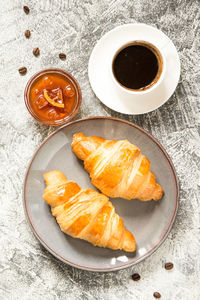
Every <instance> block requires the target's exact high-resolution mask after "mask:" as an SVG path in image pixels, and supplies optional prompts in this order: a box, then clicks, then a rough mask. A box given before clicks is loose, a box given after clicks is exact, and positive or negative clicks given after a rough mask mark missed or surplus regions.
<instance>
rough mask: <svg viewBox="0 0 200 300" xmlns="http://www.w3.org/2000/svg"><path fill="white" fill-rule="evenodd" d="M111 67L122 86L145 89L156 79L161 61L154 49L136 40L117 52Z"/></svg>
mask: <svg viewBox="0 0 200 300" xmlns="http://www.w3.org/2000/svg"><path fill="white" fill-rule="evenodd" d="M112 67H113V73H114V76H115V78H116V80H117V81H118V82H119V83H120V84H121V85H122V86H124V87H126V88H128V89H132V90H145V89H147V88H149V87H151V86H152V85H153V84H154V83H155V82H156V81H157V79H158V77H159V76H158V73H159V72H160V71H159V70H160V68H161V62H160V61H159V57H158V53H156V50H155V49H153V48H152V47H151V46H149V45H148V44H142V43H137V42H136V43H134V44H131V45H128V46H127V47H125V48H123V49H122V50H121V51H119V52H118V54H117V55H116V56H115V58H114V60H113V66H112Z"/></svg>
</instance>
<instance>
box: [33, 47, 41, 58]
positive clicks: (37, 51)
mask: <svg viewBox="0 0 200 300" xmlns="http://www.w3.org/2000/svg"><path fill="white" fill-rule="evenodd" d="M33 54H34V55H35V56H38V55H40V49H39V48H38V47H37V48H34V49H33Z"/></svg>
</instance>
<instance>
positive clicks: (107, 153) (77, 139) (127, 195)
mask: <svg viewBox="0 0 200 300" xmlns="http://www.w3.org/2000/svg"><path fill="white" fill-rule="evenodd" d="M72 150H73V152H74V153H75V154H76V156H77V157H78V158H80V159H82V160H83V161H84V167H85V169H86V170H87V171H88V172H89V173H90V177H91V179H92V183H93V185H94V186H96V187H97V188H98V189H99V190H100V191H101V192H102V193H103V194H105V195H107V196H109V197H121V198H124V199H127V200H130V199H133V198H137V199H139V200H141V201H149V200H152V199H153V200H155V201H157V200H159V199H160V198H161V197H162V195H163V189H162V188H161V186H160V185H159V184H158V183H157V182H156V177H155V175H154V174H153V173H152V172H151V170H150V161H149V160H148V159H147V158H146V157H145V156H144V155H143V154H142V153H141V151H140V149H139V148H138V147H136V146H135V145H133V144H131V143H130V142H129V141H127V140H121V141H115V140H105V139H103V138H101V137H97V136H90V137H86V136H85V135H84V134H83V133H76V134H74V136H73V142H72Z"/></svg>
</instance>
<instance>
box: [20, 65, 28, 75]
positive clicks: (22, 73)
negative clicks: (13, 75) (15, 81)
mask: <svg viewBox="0 0 200 300" xmlns="http://www.w3.org/2000/svg"><path fill="white" fill-rule="evenodd" d="M18 71H19V73H20V74H21V75H25V74H26V72H27V68H26V67H21V68H19V70H18Z"/></svg>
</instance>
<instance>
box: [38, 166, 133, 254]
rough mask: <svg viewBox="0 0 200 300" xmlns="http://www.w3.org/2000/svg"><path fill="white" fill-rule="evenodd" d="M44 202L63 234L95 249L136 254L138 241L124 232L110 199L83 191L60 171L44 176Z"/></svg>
mask: <svg viewBox="0 0 200 300" xmlns="http://www.w3.org/2000/svg"><path fill="white" fill-rule="evenodd" d="M44 180H45V182H46V185H47V187H46V189H45V190H44V194H43V198H44V200H45V201H46V202H47V203H48V204H49V205H51V211H52V214H53V216H55V217H56V220H57V222H58V224H59V226H60V228H61V230H62V231H63V232H65V233H67V234H69V235H71V236H72V237H75V238H80V239H83V240H86V241H88V242H90V243H92V244H93V245H95V246H99V247H106V248H111V249H120V250H122V249H123V250H125V251H128V252H132V251H135V247H136V245H135V238H134V236H133V235H132V233H130V232H129V231H128V230H126V229H125V228H124V224H123V220H122V219H121V218H120V217H119V216H118V215H117V214H116V213H115V209H114V207H113V205H112V203H111V202H110V201H109V199H108V198H107V197H106V196H104V195H103V194H100V193H98V192H96V191H94V190H91V189H86V190H84V189H81V188H80V186H79V185H78V184H76V183H75V182H72V181H68V180H67V178H66V177H65V176H64V174H63V173H62V172H60V171H56V170H54V171H50V172H48V173H45V174H44Z"/></svg>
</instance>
